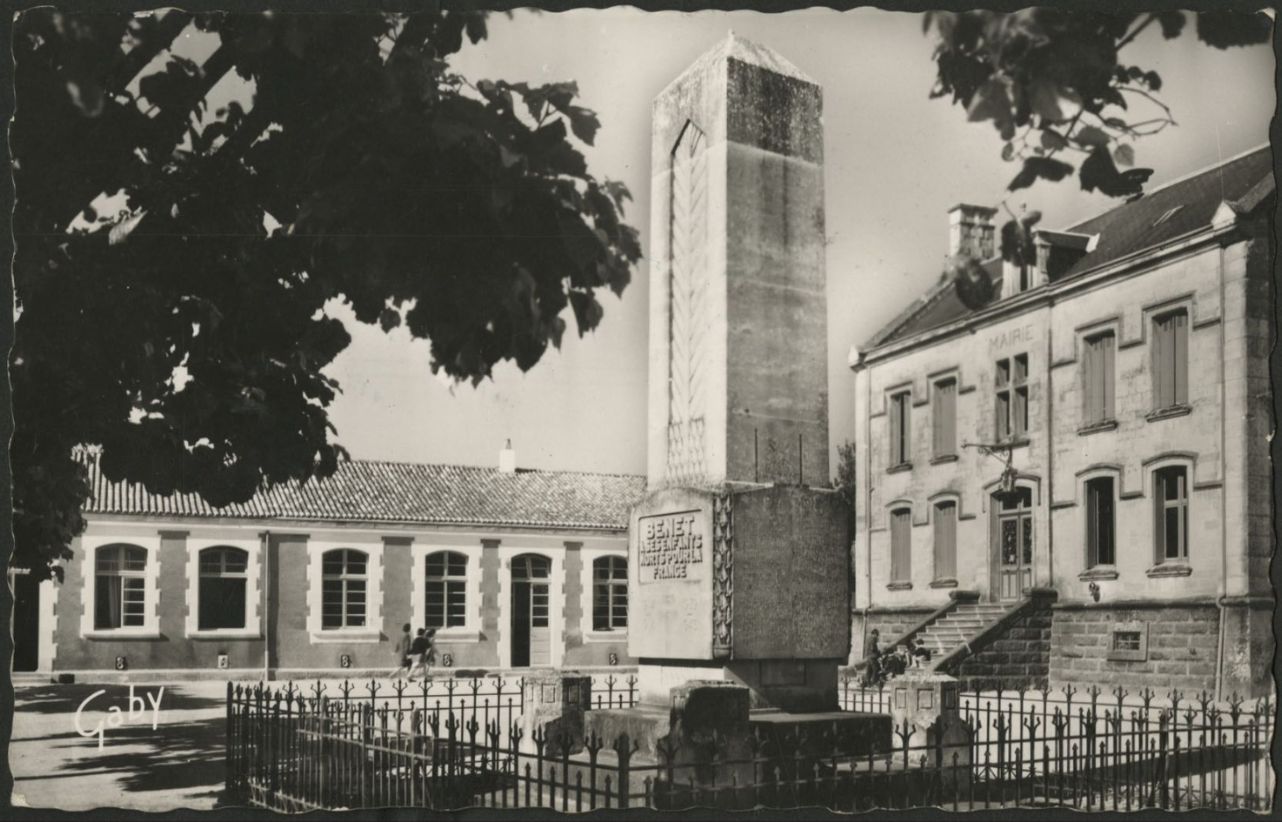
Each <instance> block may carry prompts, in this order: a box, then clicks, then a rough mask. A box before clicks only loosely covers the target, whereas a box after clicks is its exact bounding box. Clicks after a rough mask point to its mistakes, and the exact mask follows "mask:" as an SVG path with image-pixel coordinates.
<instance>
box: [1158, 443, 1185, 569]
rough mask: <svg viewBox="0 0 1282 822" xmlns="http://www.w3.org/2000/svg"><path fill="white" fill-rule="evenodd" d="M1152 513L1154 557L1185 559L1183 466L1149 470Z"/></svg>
mask: <svg viewBox="0 0 1282 822" xmlns="http://www.w3.org/2000/svg"><path fill="white" fill-rule="evenodd" d="M1153 500H1154V517H1155V519H1156V527H1155V529H1154V533H1155V534H1156V535H1157V561H1158V562H1159V563H1161V562H1170V561H1178V560H1185V559H1188V555H1189V547H1188V538H1189V536H1188V522H1189V497H1188V471H1187V469H1185V468H1184V467H1183V466H1172V467H1170V468H1159V469H1158V470H1156V471H1154V472H1153Z"/></svg>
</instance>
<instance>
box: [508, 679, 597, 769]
mask: <svg viewBox="0 0 1282 822" xmlns="http://www.w3.org/2000/svg"><path fill="white" fill-rule="evenodd" d="M524 679H525V694H524V703H525V704H524V709H523V710H522V712H521V718H520V728H521V744H520V750H521V752H522V753H535V752H536V751H537V750H538V747H539V740H542V741H543V744H544V746H545V747H544V752H545V754H546V753H547V752H550V751H557V752H559V751H560V750H561V746H562V745H563V744H566V743H568V744H569V748H568V750H569V752H570V753H578V752H579V751H581V750H583V738H584V731H585V725H584V719H583V718H584V714H585V713H586V712H587V710H588V708H589V707H590V705H591V702H592V677H590V676H586V675H583V674H579V673H577V672H575V671H557V670H533V671H531V672H530V673H528V674H526V676H525V677H524Z"/></svg>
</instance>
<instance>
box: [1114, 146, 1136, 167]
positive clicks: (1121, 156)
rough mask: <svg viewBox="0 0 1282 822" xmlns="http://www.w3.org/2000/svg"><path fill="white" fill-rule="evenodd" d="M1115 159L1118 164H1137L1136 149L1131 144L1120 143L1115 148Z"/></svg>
mask: <svg viewBox="0 0 1282 822" xmlns="http://www.w3.org/2000/svg"><path fill="white" fill-rule="evenodd" d="M1113 160H1114V161H1115V162H1117V164H1118V165H1123V166H1131V165H1135V149H1134V148H1132V147H1131V146H1129V145H1125V144H1123V145H1119V146H1117V147H1116V148H1114V149H1113Z"/></svg>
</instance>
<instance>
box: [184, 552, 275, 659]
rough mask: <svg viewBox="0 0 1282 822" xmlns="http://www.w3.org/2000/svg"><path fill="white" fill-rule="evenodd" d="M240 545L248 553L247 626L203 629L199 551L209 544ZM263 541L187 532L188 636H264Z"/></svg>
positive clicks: (232, 637) (246, 580)
mask: <svg viewBox="0 0 1282 822" xmlns="http://www.w3.org/2000/svg"><path fill="white" fill-rule="evenodd" d="M220 546H226V547H228V548H238V549H240V550H242V551H244V552H245V553H246V554H248V555H249V557H248V565H247V566H246V569H245V570H246V575H245V627H244V628H214V629H207V630H203V631H202V630H201V629H200V622H199V619H200V602H199V597H200V552H201V551H204V550H205V549H207V548H217V547H220ZM261 554H262V541H261V540H260V539H256V538H255V539H250V538H241V539H214V538H212V537H199V538H196V539H193V538H192V537H191V535H190V534H188V536H187V619H186V628H187V636H188V637H190V638H191V639H258V638H260V637H261V636H262V602H263V592H262V589H261V587H260V582H259V579H260V575H261V573H262V556H261Z"/></svg>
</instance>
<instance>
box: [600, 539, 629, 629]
mask: <svg viewBox="0 0 1282 822" xmlns="http://www.w3.org/2000/svg"><path fill="white" fill-rule="evenodd" d="M627 627H628V561H627V559H625V558H624V557H600V558H599V559H596V560H594V561H593V563H592V630H594V631H620V630H626V629H627Z"/></svg>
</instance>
